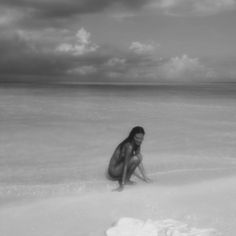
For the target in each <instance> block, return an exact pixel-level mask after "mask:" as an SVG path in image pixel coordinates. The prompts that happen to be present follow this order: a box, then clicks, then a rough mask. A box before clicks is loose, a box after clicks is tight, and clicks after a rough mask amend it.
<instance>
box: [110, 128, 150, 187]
mask: <svg viewBox="0 0 236 236" xmlns="http://www.w3.org/2000/svg"><path fill="white" fill-rule="evenodd" d="M144 135H145V131H144V129H143V128H142V127H140V126H136V127H134V128H133V129H132V130H131V131H130V134H129V136H128V137H127V138H126V139H125V140H124V141H123V142H121V143H120V144H119V145H118V146H117V148H116V149H115V151H114V153H113V155H112V157H111V160H110V163H109V168H108V174H109V176H110V177H111V178H112V179H113V180H118V181H119V188H118V189H117V190H118V191H122V190H123V188H124V185H125V184H134V182H132V181H131V180H130V178H131V176H132V175H133V174H134V171H135V169H136V168H137V167H138V169H139V171H140V174H141V176H140V175H138V174H136V176H137V177H139V178H141V179H142V180H143V181H145V182H148V181H149V179H148V178H147V176H146V174H145V171H144V167H143V164H142V154H141V152H140V149H141V144H142V142H143V139H144Z"/></svg>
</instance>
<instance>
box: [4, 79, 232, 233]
mask: <svg viewBox="0 0 236 236" xmlns="http://www.w3.org/2000/svg"><path fill="white" fill-rule="evenodd" d="M235 91H236V87H235V86H233V85H231V84H230V85H225V84H220V85H219V84H217V85H215V86H214V85H201V86H174V85H173V86H168V85H162V86H141V85H140V86H131V85H129V86H125V85H122V86H118V85H116V86H112V85H106V86H105V85H96V86H95V85H94V86H92V85H89V86H87V85H81V86H78V85H77V86H72V85H70V86H43V85H42V86H20V87H19V86H5V87H1V88H0V109H1V118H0V119H1V123H0V131H1V133H0V141H1V142H0V235H4V236H13V235H14V236H15V235H18V236H27V235H30V236H39V235H40V236H41V235H44V236H46V235H55V236H60V235H70V236H73V235H81V236H82V235H83V236H87V235H88V236H90V235H98V236H100V235H106V231H107V230H108V229H109V228H111V227H112V226H114V224H115V223H116V222H117V221H118V220H119V219H122V218H125V217H131V218H134V219H139V220H142V221H147V220H148V219H149V220H153V221H157V222H160V221H162V220H176V221H179V222H182V223H183V224H187V225H188V227H190V228H196V229H214V233H213V231H209V233H208V231H205V234H204V232H203V233H202V234H199V235H201V236H202V235H204V236H205V235H212V234H213V235H223V236H233V235H235V233H236V226H235V225H236V213H235V212H236V211H235V210H236V204H235V201H234V199H235V197H236V190H235V187H234V186H235V181H236V175H235V170H236V158H235V151H236V148H235V138H236V122H235V118H236V108H235V101H236V95H235ZM135 125H141V126H143V127H144V129H145V131H146V135H145V140H144V142H143V145H142V153H143V156H144V159H143V163H144V166H145V168H146V171H147V174H148V176H149V177H150V178H151V180H152V181H151V182H150V183H143V182H141V181H140V180H138V179H134V180H135V181H136V182H137V184H136V185H134V186H127V187H125V189H124V191H122V192H116V191H113V190H114V189H115V188H116V187H117V183H116V182H113V181H110V180H108V179H107V178H106V170H107V165H108V162H109V159H110V157H111V154H112V152H113V151H114V149H115V148H116V146H117V145H118V144H119V142H120V141H122V140H123V139H124V138H125V137H126V136H127V135H128V132H129V131H130V129H131V128H132V127H134V126H135ZM166 235H167V234H166ZM176 235H177V234H176ZM179 235H181V234H179ZM182 235H183V234H182ZM189 235H190V234H189Z"/></svg>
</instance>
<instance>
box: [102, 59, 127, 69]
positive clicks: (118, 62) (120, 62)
mask: <svg viewBox="0 0 236 236" xmlns="http://www.w3.org/2000/svg"><path fill="white" fill-rule="evenodd" d="M125 63H126V59H125V58H117V57H113V58H110V59H109V60H108V61H107V62H106V65H107V66H109V67H114V66H123V65H125Z"/></svg>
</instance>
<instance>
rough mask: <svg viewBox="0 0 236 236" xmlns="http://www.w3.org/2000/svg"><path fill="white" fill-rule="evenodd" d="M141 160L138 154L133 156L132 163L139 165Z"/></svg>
mask: <svg viewBox="0 0 236 236" xmlns="http://www.w3.org/2000/svg"><path fill="white" fill-rule="evenodd" d="M140 162H141V160H140V158H139V157H138V156H133V157H132V159H131V163H134V164H136V165H139V164H140Z"/></svg>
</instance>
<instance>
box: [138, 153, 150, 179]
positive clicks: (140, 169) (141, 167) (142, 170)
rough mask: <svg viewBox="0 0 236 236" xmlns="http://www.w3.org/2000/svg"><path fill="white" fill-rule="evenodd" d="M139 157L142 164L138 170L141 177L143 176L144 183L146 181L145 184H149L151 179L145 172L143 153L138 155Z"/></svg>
mask: <svg viewBox="0 0 236 236" xmlns="http://www.w3.org/2000/svg"><path fill="white" fill-rule="evenodd" d="M137 156H138V157H139V159H140V164H139V166H138V169H139V172H140V173H141V175H142V176H141V179H142V180H143V181H145V182H148V181H150V179H149V178H148V177H147V175H146V171H145V169H144V166H143V163H142V160H143V156H142V154H141V153H138V155H137Z"/></svg>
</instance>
